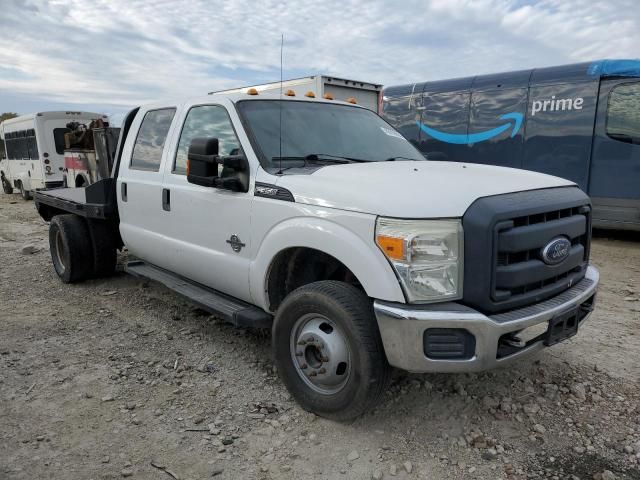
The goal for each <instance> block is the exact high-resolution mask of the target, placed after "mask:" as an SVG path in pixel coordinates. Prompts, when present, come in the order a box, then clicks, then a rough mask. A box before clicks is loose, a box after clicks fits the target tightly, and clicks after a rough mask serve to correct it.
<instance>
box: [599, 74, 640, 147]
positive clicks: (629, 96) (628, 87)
mask: <svg viewBox="0 0 640 480" xmlns="http://www.w3.org/2000/svg"><path fill="white" fill-rule="evenodd" d="M606 129H607V135H608V136H609V137H611V138H613V139H614V140H618V141H620V142H625V143H632V144H635V145H640V82H635V83H623V84H620V85H618V86H616V87H614V88H613V90H611V93H610V94H609V105H608V108H607V123H606Z"/></svg>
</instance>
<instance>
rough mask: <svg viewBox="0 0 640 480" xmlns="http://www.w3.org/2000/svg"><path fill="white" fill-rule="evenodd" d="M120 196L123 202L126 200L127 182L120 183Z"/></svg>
mask: <svg viewBox="0 0 640 480" xmlns="http://www.w3.org/2000/svg"><path fill="white" fill-rule="evenodd" d="M120 197H121V198H122V201H123V202H126V201H127V184H126V183H124V182H122V183H121V184H120Z"/></svg>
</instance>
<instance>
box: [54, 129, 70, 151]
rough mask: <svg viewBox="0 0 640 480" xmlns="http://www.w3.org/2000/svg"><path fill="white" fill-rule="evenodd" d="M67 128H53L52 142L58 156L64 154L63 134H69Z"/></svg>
mask: <svg viewBox="0 0 640 480" xmlns="http://www.w3.org/2000/svg"><path fill="white" fill-rule="evenodd" d="M69 131H70V130H69V129H68V128H54V129H53V142H54V143H55V145H56V153H57V154H58V155H63V154H64V134H65V133H67V132H69Z"/></svg>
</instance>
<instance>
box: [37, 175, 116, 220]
mask: <svg viewBox="0 0 640 480" xmlns="http://www.w3.org/2000/svg"><path fill="white" fill-rule="evenodd" d="M34 201H35V204H36V209H37V210H38V213H39V214H40V215H41V216H42V218H44V219H45V220H50V219H51V218H52V217H53V216H55V215H57V214H60V213H74V214H77V215H80V216H81V217H85V218H91V219H97V220H117V218H118V212H117V206H116V200H115V181H114V179H112V178H106V179H103V180H100V181H98V182H96V183H94V184H92V185H89V186H88V187H85V188H82V187H81V188H57V189H52V190H39V191H37V192H35V194H34Z"/></svg>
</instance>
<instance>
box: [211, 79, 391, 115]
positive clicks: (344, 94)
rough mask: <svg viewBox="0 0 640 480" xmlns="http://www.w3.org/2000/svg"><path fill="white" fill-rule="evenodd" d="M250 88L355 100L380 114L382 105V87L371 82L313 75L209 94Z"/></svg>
mask: <svg viewBox="0 0 640 480" xmlns="http://www.w3.org/2000/svg"><path fill="white" fill-rule="evenodd" d="M250 88H254V89H255V90H256V91H257V92H258V93H263V92H279V91H280V89H281V88H282V92H287V91H288V90H291V91H293V92H294V93H295V95H296V96H297V97H304V95H306V94H307V93H308V92H313V94H314V95H315V98H324V97H325V95H327V96H328V97H330V98H328V99H329V100H341V101H347V100H349V99H354V100H355V103H357V104H358V105H362V106H363V107H365V108H368V109H369V110H373V111H374V112H378V111H379V108H380V105H381V103H382V85H380V84H378V83H371V82H360V81H358V80H347V79H346V78H338V77H331V76H328V75H313V76H311V77H302V78H294V79H291V80H284V81H283V82H271V83H263V84H261V85H249V86H248V87H242V88H232V89H229V90H220V91H217V92H209V95H212V94H214V93H215V94H219V93H222V94H235V93H247V91H249V89H250Z"/></svg>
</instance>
